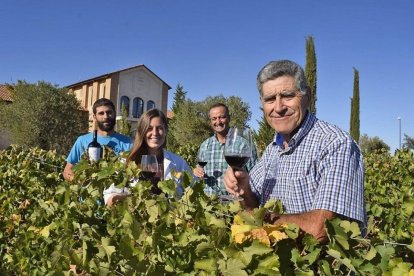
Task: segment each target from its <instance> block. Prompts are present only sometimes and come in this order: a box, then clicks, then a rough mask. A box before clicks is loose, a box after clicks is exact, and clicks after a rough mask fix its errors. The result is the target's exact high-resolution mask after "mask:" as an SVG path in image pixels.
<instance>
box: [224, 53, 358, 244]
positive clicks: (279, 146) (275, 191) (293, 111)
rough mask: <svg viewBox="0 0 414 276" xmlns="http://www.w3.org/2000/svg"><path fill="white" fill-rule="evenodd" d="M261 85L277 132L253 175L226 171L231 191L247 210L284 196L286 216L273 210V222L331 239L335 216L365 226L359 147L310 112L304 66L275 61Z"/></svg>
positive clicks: (268, 115) (263, 72) (267, 114)
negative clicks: (328, 224) (327, 222)
mask: <svg viewBox="0 0 414 276" xmlns="http://www.w3.org/2000/svg"><path fill="white" fill-rule="evenodd" d="M257 87H258V90H259V92H260V99H261V103H262V107H263V111H264V115H265V117H266V120H267V122H268V123H269V125H270V126H271V127H272V128H273V129H274V130H275V131H276V132H277V134H276V136H275V138H274V141H273V142H272V143H270V144H269V145H268V146H267V148H266V150H265V152H264V154H263V156H262V158H261V159H260V161H258V163H257V164H256V165H255V166H254V168H253V169H252V170H251V171H250V173H246V172H243V171H236V172H234V171H233V170H232V169H231V168H228V169H227V171H226V173H225V176H224V183H225V186H226V189H227V191H228V192H229V193H232V194H238V195H239V196H241V197H243V199H244V200H243V201H242V204H244V206H245V207H246V208H248V209H249V208H255V207H258V206H259V205H263V204H264V203H266V201H268V200H269V199H278V200H280V201H281V202H282V204H283V207H284V209H285V212H286V213H287V214H284V215H281V216H277V215H275V214H270V216H269V217H268V221H269V222H271V223H274V224H282V223H295V224H297V225H298V226H299V227H300V228H301V229H302V230H303V231H305V232H307V233H310V234H312V235H313V236H315V237H316V238H317V239H324V238H325V237H326V233H325V228H324V227H325V220H327V219H330V218H333V217H335V216H338V217H341V218H345V219H349V220H353V221H357V222H358V223H359V225H360V226H361V227H362V228H365V227H366V226H365V225H366V212H365V203H364V163H363V159H362V155H361V152H360V149H359V147H358V145H357V144H356V143H355V141H354V140H353V139H352V138H351V137H350V135H349V134H348V133H346V132H345V131H343V130H341V129H339V128H338V127H336V126H334V125H331V124H329V123H326V122H324V121H321V120H319V119H317V118H316V117H315V116H314V115H313V114H312V113H311V112H309V111H308V107H309V103H310V100H311V99H310V97H311V95H310V89H309V87H308V86H307V83H306V78H305V74H304V71H303V69H302V68H301V67H300V66H299V65H298V64H296V63H294V62H292V61H289V60H281V61H272V62H270V63H268V64H267V65H266V66H264V67H263V69H262V70H261V71H260V72H259V74H258V77H257Z"/></svg>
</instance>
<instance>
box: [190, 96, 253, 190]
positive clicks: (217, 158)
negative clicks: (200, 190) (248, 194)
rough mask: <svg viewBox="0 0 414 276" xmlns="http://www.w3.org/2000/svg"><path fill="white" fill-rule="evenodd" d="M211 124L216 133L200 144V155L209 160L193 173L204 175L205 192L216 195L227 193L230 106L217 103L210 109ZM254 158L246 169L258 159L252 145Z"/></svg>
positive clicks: (199, 175)
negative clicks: (226, 157) (225, 179)
mask: <svg viewBox="0 0 414 276" xmlns="http://www.w3.org/2000/svg"><path fill="white" fill-rule="evenodd" d="M209 118H210V125H211V128H212V129H213V131H214V135H213V136H211V137H209V138H208V139H206V140H205V141H204V142H203V143H201V145H200V149H199V156H203V160H204V161H206V162H207V164H206V166H205V167H204V168H203V167H201V166H197V167H196V168H194V170H193V173H194V175H195V176H197V177H199V178H203V177H204V181H205V183H206V187H205V190H204V191H205V193H206V194H216V195H227V194H228V193H227V191H226V188H225V187H224V183H223V175H224V172H225V171H226V169H227V168H228V166H229V165H228V164H227V162H226V160H225V159H224V143H225V141H226V135H227V133H228V132H229V129H230V114H229V109H228V107H227V106H226V105H225V104H223V103H216V104H214V105H212V106H211V107H210V110H209ZM252 151H253V152H252V158H250V160H249V161H248V162H247V164H246V165H245V166H244V169H245V170H246V171H250V169H251V168H253V166H254V164H255V162H256V159H257V153H256V147H254V146H253V147H252Z"/></svg>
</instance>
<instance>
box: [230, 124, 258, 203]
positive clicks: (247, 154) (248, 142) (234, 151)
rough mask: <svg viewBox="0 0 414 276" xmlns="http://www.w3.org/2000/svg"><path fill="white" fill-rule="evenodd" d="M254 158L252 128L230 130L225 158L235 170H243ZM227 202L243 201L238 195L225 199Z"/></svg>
mask: <svg viewBox="0 0 414 276" xmlns="http://www.w3.org/2000/svg"><path fill="white" fill-rule="evenodd" d="M251 157H252V133H251V130H250V128H248V127H242V128H237V127H233V128H230V129H229V132H228V133H227V136H226V142H225V144H224V158H225V159H226V162H227V164H229V166H230V167H232V169H233V170H235V171H237V170H242V169H243V167H244V165H246V163H247V162H248V161H249V159H250V158H251ZM224 200H227V201H233V200H243V198H241V197H239V196H238V195H237V194H233V195H229V196H226V198H224Z"/></svg>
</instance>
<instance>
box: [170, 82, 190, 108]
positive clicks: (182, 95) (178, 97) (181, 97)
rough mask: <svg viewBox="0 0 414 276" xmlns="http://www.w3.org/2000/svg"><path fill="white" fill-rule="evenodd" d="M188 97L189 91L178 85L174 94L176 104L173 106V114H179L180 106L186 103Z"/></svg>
mask: <svg viewBox="0 0 414 276" xmlns="http://www.w3.org/2000/svg"><path fill="white" fill-rule="evenodd" d="M186 95H187V91H185V90H184V86H182V85H181V84H180V83H179V84H177V87H176V88H175V93H174V102H173V105H172V112H174V113H175V112H177V111H178V110H179V108H180V105H181V104H182V103H183V102H184V101H185V99H186Z"/></svg>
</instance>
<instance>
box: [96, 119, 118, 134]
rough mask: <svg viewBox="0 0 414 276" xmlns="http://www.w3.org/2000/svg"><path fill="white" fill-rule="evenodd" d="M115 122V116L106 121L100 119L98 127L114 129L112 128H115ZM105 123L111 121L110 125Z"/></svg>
mask: <svg viewBox="0 0 414 276" xmlns="http://www.w3.org/2000/svg"><path fill="white" fill-rule="evenodd" d="M115 122H116V121H115V118H113V119H108V121H106V122H99V121H98V128H99V129H100V130H102V131H112V130H114V127H115ZM104 123H109V125H108V126H105V125H104Z"/></svg>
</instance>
